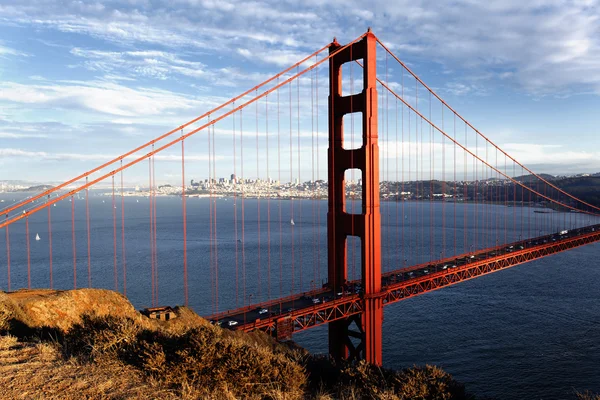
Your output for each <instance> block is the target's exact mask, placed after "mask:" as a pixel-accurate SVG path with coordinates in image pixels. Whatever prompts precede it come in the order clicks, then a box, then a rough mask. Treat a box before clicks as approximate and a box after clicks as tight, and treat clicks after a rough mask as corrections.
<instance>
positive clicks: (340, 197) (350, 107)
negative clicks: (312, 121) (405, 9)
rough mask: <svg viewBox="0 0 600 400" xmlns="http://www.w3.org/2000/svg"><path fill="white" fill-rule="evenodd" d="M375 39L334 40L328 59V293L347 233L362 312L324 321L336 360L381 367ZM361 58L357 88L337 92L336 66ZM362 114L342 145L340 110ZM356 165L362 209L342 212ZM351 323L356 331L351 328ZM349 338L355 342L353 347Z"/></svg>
mask: <svg viewBox="0 0 600 400" xmlns="http://www.w3.org/2000/svg"><path fill="white" fill-rule="evenodd" d="M376 46H377V39H376V37H375V35H373V33H371V32H370V30H369V32H368V33H367V34H366V35H365V36H364V37H363V38H362V39H361V40H360V41H358V42H356V43H353V44H352V45H350V46H348V47H346V48H344V49H343V50H341V51H340V50H339V49H340V48H341V46H340V44H339V43H337V41H335V40H334V42H333V43H332V46H331V47H330V54H331V53H335V54H334V55H333V56H332V57H331V58H330V60H329V74H330V76H329V149H328V166H329V172H328V178H329V204H328V214H327V237H328V283H329V285H330V286H331V287H332V289H333V290H334V293H337V292H339V291H344V284H345V283H346V282H347V279H348V264H347V240H348V236H355V237H358V238H360V239H361V275H362V288H363V292H364V298H363V301H364V308H363V309H364V312H363V313H362V314H361V316H360V318H349V319H345V320H339V321H335V322H332V323H330V324H329V351H330V354H331V355H332V356H333V357H335V358H338V359H347V358H354V359H357V358H363V359H365V360H366V361H368V362H370V363H373V364H376V365H381V362H382V359H381V358H382V333H381V325H382V322H383V304H382V299H381V297H380V296H377V294H379V292H380V291H381V214H380V205H379V146H378V138H377V87H376V85H377V75H376ZM360 59H362V60H363V67H364V68H363V90H362V91H361V92H360V93H356V94H350V95H348V96H342V65H343V64H345V63H347V62H354V61H355V60H360ZM352 113H361V114H362V136H363V137H362V146H361V147H359V148H356V149H346V148H344V123H343V118H344V115H346V114H352ZM353 168H355V169H360V170H361V177H362V213H361V214H350V213H347V212H346V195H345V178H344V176H345V172H346V170H348V169H353ZM353 322H354V323H355V324H356V325H357V327H358V331H357V332H355V331H351V330H350V326H351V324H352V323H353ZM351 338H356V339H358V340H359V341H360V343H359V344H358V345H356V346H355V345H354V344H353V342H352V341H351Z"/></svg>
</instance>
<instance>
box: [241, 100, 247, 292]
mask: <svg viewBox="0 0 600 400" xmlns="http://www.w3.org/2000/svg"><path fill="white" fill-rule="evenodd" d="M243 133H244V122H243V109H241V110H240V165H241V169H242V177H241V184H242V280H243V283H244V291H243V295H244V298H243V304H246V236H245V235H246V230H245V220H246V218H245V210H244V202H245V197H246V195H245V187H246V175H244V134H243Z"/></svg>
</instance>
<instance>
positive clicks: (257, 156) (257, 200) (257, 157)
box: [254, 90, 262, 303]
mask: <svg viewBox="0 0 600 400" xmlns="http://www.w3.org/2000/svg"><path fill="white" fill-rule="evenodd" d="M255 95H256V97H258V90H257V91H256V94H255ZM258 103H259V102H258V101H257V102H256V103H255V105H256V110H255V114H254V118H255V124H256V182H255V184H254V186H255V188H254V189H255V190H256V191H257V192H258V190H259V186H258V185H260V168H259V164H260V163H259V155H258ZM260 222H261V221H260V193H259V194H258V196H256V228H257V233H258V235H257V240H258V248H257V265H256V271H257V275H256V276H257V279H256V281H257V283H258V298H257V300H258V302H259V303H260V302H261V301H262V274H261V272H262V271H261V270H262V265H261V263H260V261H261V260H260V256H261V254H260V253H261V248H260V225H261V224H260Z"/></svg>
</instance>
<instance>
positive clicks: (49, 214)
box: [48, 195, 54, 289]
mask: <svg viewBox="0 0 600 400" xmlns="http://www.w3.org/2000/svg"><path fill="white" fill-rule="evenodd" d="M48 200H50V195H48ZM50 210H51V207H48V260H49V262H50V289H52V287H53V286H54V282H53V276H52V275H53V274H52V218H51V212H50Z"/></svg>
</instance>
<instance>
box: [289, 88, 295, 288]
mask: <svg viewBox="0 0 600 400" xmlns="http://www.w3.org/2000/svg"><path fill="white" fill-rule="evenodd" d="M289 88H290V186H293V182H294V166H293V163H294V162H293V151H292V142H293V132H292V83H291V82H290V83H289ZM290 207H291V218H292V220H294V197H293V196H290ZM294 257H295V254H294V225H292V257H291V258H292V287H291V291H290V294H293V293H294V280H295V279H294V278H295V276H294V274H295V271H294Z"/></svg>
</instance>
